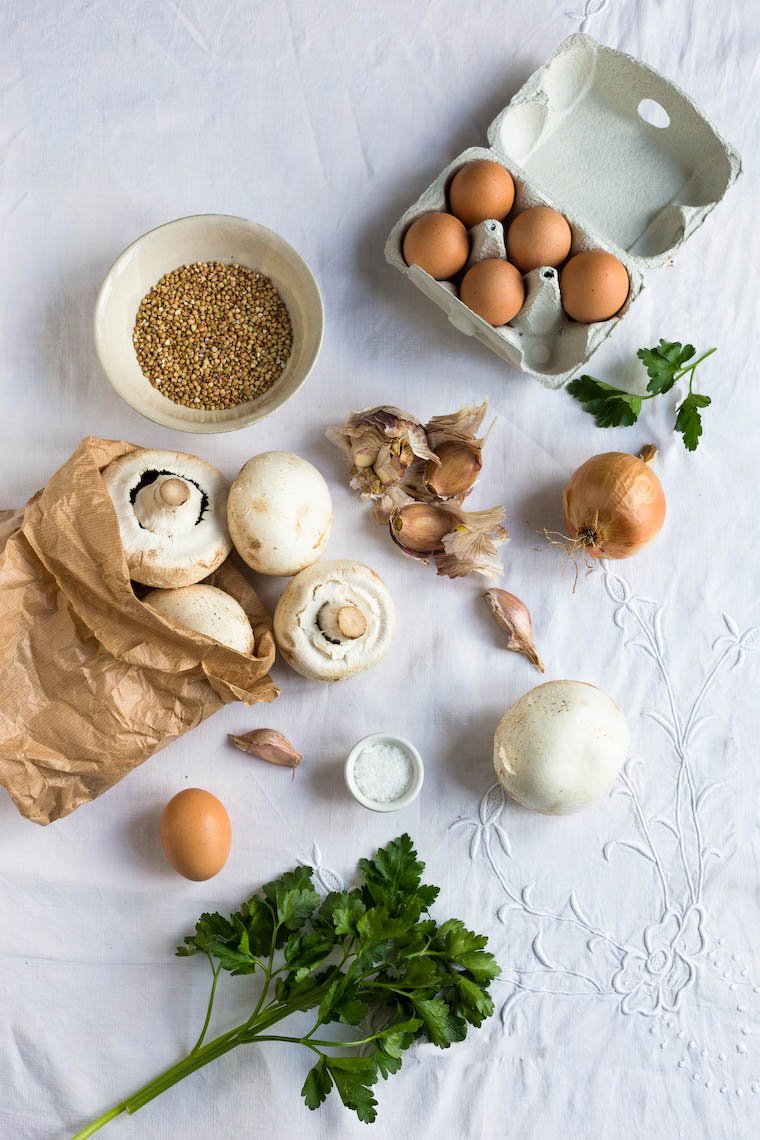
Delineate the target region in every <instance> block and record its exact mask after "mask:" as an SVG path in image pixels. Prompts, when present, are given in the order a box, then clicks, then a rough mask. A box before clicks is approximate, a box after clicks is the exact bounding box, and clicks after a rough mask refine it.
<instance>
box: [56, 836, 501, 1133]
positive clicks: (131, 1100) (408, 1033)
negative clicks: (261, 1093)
mask: <svg viewBox="0 0 760 1140" xmlns="http://www.w3.org/2000/svg"><path fill="white" fill-rule="evenodd" d="M359 870H360V872H361V875H362V880H363V881H362V882H361V884H360V885H359V886H357V887H355V888H353V889H352V890H343V891H333V892H331V893H330V894H328V895H327V896H326V897H325V898H324V899H321V898H320V896H319V895H318V894H317V891H316V890H315V887H314V882H313V879H312V871H311V868H309V867H296V868H295V869H294V870H292V871H288V872H286V873H285V874H284V875H282V876H281V877H280V878H279V879H276V880H274V881H273V882H271V883H266V884H265V886H264V887H262V889H261V891H260V892H259V893H258V894H255V895H254V896H253V897H252V898H251V899H249V900H248V902H247V903H244V904H243V906H242V907H241V908H240V910H238V911H236V912H235V913H234V914H231V915H230V916H229V918H225V917H224V916H222V915H221V914H203V915H201V917H200V919H199V920H198V922H197V924H196V927H195V932H194V933H193V934H191V935H189V936H188V937H187V938H185V941H184V944H183V945H182V946H180V947H178V949H177V954H178V955H179V956H180V957H190V956H194V955H202V956H205V957H206V958H207V959H208V961H209V964H210V966H211V971H212V977H213V980H212V985H211V994H210V997H209V1002H208V1006H207V1009H206V1015H205V1019H204V1022H203V1027H202V1030H201V1033H200V1036H199V1038H198V1040H197V1041H196V1043H195V1045H194V1046H193V1048H192V1049H191V1051H190V1053H189V1054H188V1055H187V1057H185V1058H184V1059H183V1060H182V1061H180V1062H178V1063H177V1064H175V1065H172V1066H171V1067H170V1068H169V1069H167V1070H166V1071H165V1072H163V1073H161V1074H160V1075H159V1076H158V1077H156V1078H155V1079H154V1080H152V1081H149V1082H148V1084H147V1085H144V1086H143V1088H141V1089H140V1090H138V1092H136V1093H133V1094H132V1096H129V1097H127V1098H126V1099H125V1100H123V1101H121V1102H120V1103H119V1104H117V1105H115V1106H114V1108H112V1109H110V1110H109V1111H108V1112H106V1113H104V1114H103V1116H101V1117H99V1118H98V1119H97V1120H95V1121H93V1122H92V1123H91V1124H90V1125H88V1126H87V1127H86V1128H84V1129H82V1130H81V1131H80V1132H78V1133H77V1134H76V1136H75V1137H73V1140H86V1138H87V1137H89V1136H92V1135H93V1134H94V1133H95V1132H97V1131H98V1130H99V1129H100V1128H102V1127H103V1126H104V1125H105V1124H107V1123H108V1122H109V1121H110V1120H113V1119H114V1118H115V1117H116V1116H118V1115H120V1114H121V1113H122V1112H127V1113H132V1112H136V1111H137V1109H139V1108H142V1107H143V1105H146V1104H148V1102H149V1101H151V1100H153V1099H154V1097H156V1096H159V1095H160V1093H162V1092H165V1091H166V1089H168V1088H171V1086H172V1085H175V1084H177V1082H178V1081H181V1080H182V1079H183V1078H184V1077H186V1076H189V1075H190V1073H193V1072H195V1070H196V1069H200V1068H202V1067H203V1066H204V1065H207V1064H209V1063H210V1062H211V1061H214V1060H216V1059H217V1058H218V1057H221V1056H223V1055H224V1054H225V1053H228V1052H230V1050H232V1049H234V1048H236V1047H237V1046H238V1045H249V1044H258V1043H261V1042H266V1041H285V1042H289V1043H291V1044H293V1045H300V1046H302V1047H303V1048H305V1049H307V1050H309V1051H310V1052H311V1053H312V1054H314V1055H315V1056H316V1058H317V1059H316V1062H315V1064H314V1065H313V1067H312V1068H311V1070H310V1071H309V1073H308V1075H307V1077H306V1080H305V1082H304V1085H303V1088H302V1089H301V1095H302V1096H303V1098H304V1101H305V1103H306V1105H307V1106H308V1107H309V1108H311V1109H315V1108H318V1107H319V1105H320V1104H322V1102H323V1101H324V1100H325V1098H326V1097H327V1096H328V1095H329V1094H330V1092H331V1091H332V1090H333V1088H334V1089H336V1090H337V1093H338V1096H339V1097H340V1099H341V1100H342V1101H343V1104H344V1105H345V1106H346V1108H349V1109H351V1110H352V1111H354V1112H355V1113H356V1114H357V1116H358V1117H359V1119H360V1120H362V1121H364V1122H365V1123H371V1122H372V1121H373V1120H374V1119H375V1116H376V1107H377V1101H376V1099H375V1096H374V1093H373V1087H374V1086H375V1085H376V1084H377V1082H378V1080H379V1079H381V1078H382V1079H384V1080H386V1079H387V1078H388V1077H390V1076H392V1075H393V1074H394V1073H397V1072H398V1071H399V1069H400V1068H401V1063H402V1058H403V1054H404V1053H405V1051H406V1050H407V1049H409V1047H410V1046H411V1045H412V1044H413V1043H414V1042H415V1041H417V1040H423V1041H431V1042H432V1043H433V1044H434V1045H437V1046H439V1047H440V1048H441V1049H447V1048H448V1047H449V1046H450V1045H452V1044H453V1043H454V1042H457V1041H462V1040H464V1038H465V1036H466V1034H467V1029H468V1026H470V1025H473V1026H479V1025H480V1024H481V1023H482V1022H483V1021H484V1020H485V1018H487V1017H489V1016H490V1014H491V1013H492V1012H493V1001H492V999H491V997H490V995H489V992H488V990H489V985H490V983H491V982H492V981H493V979H494V978H496V977H497V976H498V975H499V974H500V972H501V971H500V969H499V966H498V965H497V963H496V960H495V959H494V957H493V955H491V954H489V953H488V952H487V950H486V943H487V939H486V937H485V936H484V935H481V934H473V933H472V932H471V931H469V930H467V929H466V928H465V926H464V924H463V923H462V922H460V921H459V919H455V918H452V919H449V920H448V921H447V922H443V923H441V924H440V925H439V924H438V923H437V922H436V921H435V919H432V918H430V917H428V916H427V912H428V910H429V908H430V906H431V905H432V903H433V902H434V901H435V899H436V897H437V895H438V887H434V886H427V885H425V884H423V883H422V872H423V870H424V863H421V862H420V861H419V859H418V858H417V853H416V851H415V850H414V847H413V845H412V841H411V839H410V838H409V836H408V835H402V836H400V837H399V838H398V839H394V840H393V841H392V842H390V843H389V844H388V846H387V847H385V848H381V849H380V850H379V851H378V852H377V854H376V855H375V858H374V859H361V860H360V861H359ZM222 972H225V973H227V974H230V975H231V976H233V977H239V976H243V975H252V974H253V975H256V974H258V975H259V976H260V977H261V989H260V992H259V996H258V1000H257V1002H256V1004H255V1006H254V1009H253V1011H252V1013H251V1014H250V1016H249V1017H248V1018H247V1019H246V1020H245V1021H243V1022H241V1023H240V1024H239V1025H237V1026H235V1028H234V1029H231V1030H229V1031H228V1032H226V1033H223V1034H221V1036H219V1037H216V1038H215V1039H214V1040H212V1041H209V1042H206V1032H207V1030H208V1028H209V1024H210V1022H211V1015H212V1010H213V1006H214V1000H215V996H216V990H217V983H218V981H219V977H220V975H221V973H222ZM309 1010H311V1011H313V1012H314V1023H313V1025H312V1026H311V1027H310V1028H309V1029H308V1031H307V1032H305V1033H301V1034H300V1035H287V1034H285V1033H272V1032H270V1030H271V1029H273V1028H274V1027H275V1026H278V1027H279V1024H280V1022H283V1021H285V1020H287V1019H288V1018H289V1017H290V1016H291V1015H292V1014H295V1013H299V1012H304V1011H309ZM331 1025H335V1026H340V1027H344V1029H345V1027H348V1028H349V1029H352V1030H353V1032H351V1033H349V1034H348V1035H346V1036H344V1035H343V1034H342V1032H341V1031H339V1033H338V1035H336V1034H335V1033H333V1032H330V1031H328V1033H327V1035H326V1036H325V1035H323V1034H322V1033H321V1032H320V1031H321V1030H322V1029H323V1027H328V1026H331ZM299 1033H300V1031H299Z"/></svg>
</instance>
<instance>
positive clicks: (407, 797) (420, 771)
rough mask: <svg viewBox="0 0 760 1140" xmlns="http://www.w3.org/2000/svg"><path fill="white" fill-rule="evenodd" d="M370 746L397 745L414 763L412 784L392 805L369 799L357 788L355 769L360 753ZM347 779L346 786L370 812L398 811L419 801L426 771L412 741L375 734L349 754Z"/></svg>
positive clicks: (382, 733) (391, 802) (400, 737)
mask: <svg viewBox="0 0 760 1140" xmlns="http://www.w3.org/2000/svg"><path fill="white" fill-rule="evenodd" d="M368 744H395V745H396V746H397V747H398V748H403V750H404V751H405V752H406V753H407V755H408V756H409V759H410V760H411V762H412V770H413V774H412V782H411V784H410V785H409V787H408V788H407V790H406V791H405V792H404V794H403V795H402V796H399V797H398V799H396V800H391V801H390V803H382V802H380V801H379V800H372V799H369V798H368V797H367V796H365V795H364V794H363V792H361V791H360V790H359V788H358V786H357V783H356V778H355V775H354V767H355V765H356V760H357V757H358V756H359V754H360V752H361V751H362V750H363V749H364V748H366V747H367V745H368ZM345 777H346V786H347V787H348V790H349V792H350V793H351V795H352V796H353V797H354V799H355V800H358V802H359V803H360V804H362V805H363V806H364V807H366V808H369V809H370V811H398V810H399V808H404V807H407V806H408V805H409V804H410V803H411V802H412V800H416V799H417V796H418V795H419V794H420V789H421V788H422V781H423V779H424V778H425V769H424V767H423V764H422V757H421V756H420V754H419V752H418V751H417V749H416V748H415V747H414V745H413V744H412V742H411V741H410V740H405V739H404V737H403V736H391V735H389V734H388V733H386V732H374V733H372V735H371V736H365V737H364V738H363V739H362V740H360V741H358V742H357V743H356V744H355V745H354V746H353V748H352V749H351V751H350V752H349V754H348V758H347V760H346V767H345Z"/></svg>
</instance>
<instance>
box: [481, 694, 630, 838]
mask: <svg viewBox="0 0 760 1140" xmlns="http://www.w3.org/2000/svg"><path fill="white" fill-rule="evenodd" d="M628 744H629V734H628V725H627V723H626V719H625V717H624V716H623V713H622V712H621V711H620V709H619V708H618V706H617V705H616V704H615V702H614V701H613V700H612V698H611V697H608V696H607V694H606V693H603V692H602V691H601V689H597V688H596V687H595V686H594V685H587V684H585V683H584V682H582V681H547V682H546V684H544V685H538V686H537V687H536V688H535V689H531V690H530V692H528V693H526V694H525V695H524V696H523V697H521V698H520V700H519V701H518V702H517V704H514V705H513V706H512V708H511V709H509V710H508V711H507V712H506V713H505V715H504V716H503V717H502V719H501V721H500V722H499V727H498V728H497V729H496V736H495V737H494V751H493V764H494V768H495V769H496V775H497V776H498V777H499V780H500V782H501V784H502V786H503V788H504V790H505V791H506V792H508V794H509V795H510V796H512V798H513V799H515V800H517V802H518V803H520V804H522V805H523V807H527V808H530V809H531V810H532V811H540V812H543V813H544V814H545V815H569V814H570V813H571V812H576V811H582V810H583V808H585V807H588V806H589V804H592V803H594V801H595V800H598V799H599V797H600V796H601V795H603V794H604V792H606V791H607V789H608V788H609V787H610V785H611V784H612V782H613V780H614V779H615V777H616V776H617V774H618V772H619V771H620V769H621V768H622V766H623V764H624V763H625V759H626V756H627V754H628Z"/></svg>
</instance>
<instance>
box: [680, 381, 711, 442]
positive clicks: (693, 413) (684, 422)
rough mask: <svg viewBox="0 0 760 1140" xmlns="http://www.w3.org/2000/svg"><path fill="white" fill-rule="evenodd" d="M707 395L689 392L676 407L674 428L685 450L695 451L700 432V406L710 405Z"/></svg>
mask: <svg viewBox="0 0 760 1140" xmlns="http://www.w3.org/2000/svg"><path fill="white" fill-rule="evenodd" d="M710 402H711V401H710V397H709V396H700V395H699V393H698V392H691V393H690V394H689V395H688V396H687V397H686V399H685V400H684V402H683V403H682V404H681V406H680V407H679V409H678V415H677V416H676V424H675V430H676V431H680V433H681V435H682V436H683V445H684V447H685V448H686V449H687V451H696V449H697V446H698V445H699V437H700V436H701V434H702V417H701V416H700V414H699V409H700V408H707V407H709V405H710Z"/></svg>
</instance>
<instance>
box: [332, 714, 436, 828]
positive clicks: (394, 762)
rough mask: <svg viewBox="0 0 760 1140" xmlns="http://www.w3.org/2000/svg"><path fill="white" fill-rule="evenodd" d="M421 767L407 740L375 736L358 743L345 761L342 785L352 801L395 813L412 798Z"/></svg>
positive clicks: (419, 786) (418, 788) (421, 772)
mask: <svg viewBox="0 0 760 1140" xmlns="http://www.w3.org/2000/svg"><path fill="white" fill-rule="evenodd" d="M423 774H424V773H423V767H422V760H421V758H420V755H419V753H418V752H417V749H416V748H415V747H414V746H413V745H412V744H410V743H409V741H407V740H403V739H401V738H399V737H395V736H388V735H386V734H384V733H375V734H374V735H372V736H367V737H365V738H364V739H363V740H360V741H359V742H358V744H356V745H355V746H354V748H353V749H352V751H351V752H350V754H349V756H348V759H347V761H346V783H347V785H348V789H349V791H350V792H351V794H352V795H353V796H354V798H355V799H357V800H358V801H359V803H361V804H363V806H364V807H368V808H370V809H371V810H373V811H396V810H397V809H398V808H401V807H405V806H406V805H407V804H409V803H411V802H412V800H414V799H415V798H416V796H417V795H418V793H419V790H420V788H421V787H422V780H423Z"/></svg>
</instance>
